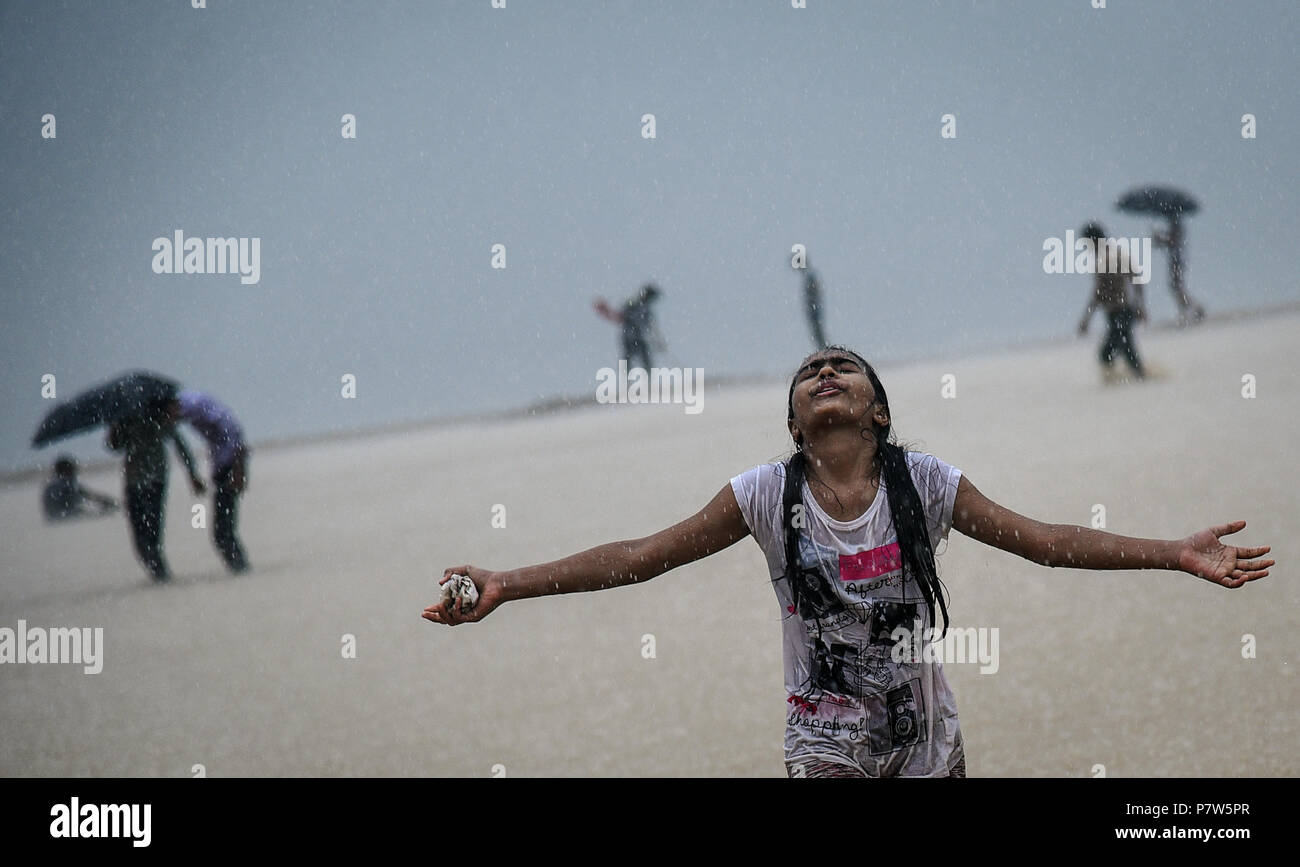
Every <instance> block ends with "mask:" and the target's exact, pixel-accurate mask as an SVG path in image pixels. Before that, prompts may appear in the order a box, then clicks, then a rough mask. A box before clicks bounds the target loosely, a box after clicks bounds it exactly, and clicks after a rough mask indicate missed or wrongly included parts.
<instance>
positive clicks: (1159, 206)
mask: <svg viewBox="0 0 1300 867" xmlns="http://www.w3.org/2000/svg"><path fill="white" fill-rule="evenodd" d="M1115 207H1117V208H1119V209H1120V210H1121V211H1127V212H1128V213H1130V214H1158V215H1159V216H1162V217H1179V216H1182V215H1183V214H1195V213H1196V212H1197V210H1198V209H1199V208H1200V206H1199V205H1197V204H1196V200H1195V199H1193V198H1192V197H1191V196H1189V195H1187V193H1184V192H1183V191H1182V190H1175V189H1174V188H1172V187H1139V188H1137V189H1135V190H1129V191H1128V192H1127V193H1125V194H1124V196H1123V198H1121V199H1120V200H1119V201H1118V202H1116V203H1115Z"/></svg>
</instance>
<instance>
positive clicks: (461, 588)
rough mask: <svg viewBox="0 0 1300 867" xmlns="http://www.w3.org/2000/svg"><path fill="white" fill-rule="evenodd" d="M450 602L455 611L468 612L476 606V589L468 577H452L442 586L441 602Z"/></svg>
mask: <svg viewBox="0 0 1300 867" xmlns="http://www.w3.org/2000/svg"><path fill="white" fill-rule="evenodd" d="M449 600H450V602H451V607H452V608H454V609H456V611H458V612H460V611H469V610H470V609H471V608H473V607H474V606H475V605H477V604H478V588H477V587H475V586H474V582H473V581H472V580H470V578H469V576H468V575H452V576H451V578H449V579H448V580H447V583H446V584H444V585H442V601H443V602H447V601H449Z"/></svg>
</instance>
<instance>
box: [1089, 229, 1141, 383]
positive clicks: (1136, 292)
mask: <svg viewBox="0 0 1300 867" xmlns="http://www.w3.org/2000/svg"><path fill="white" fill-rule="evenodd" d="M1080 237H1083V238H1091V239H1092V243H1093V246H1094V247H1095V248H1096V251H1097V257H1096V272H1095V274H1094V278H1093V291H1092V297H1091V298H1090V299H1089V300H1088V306H1087V308H1086V309H1084V311H1083V319H1082V321H1080V322H1079V334H1080V335H1084V334H1087V333H1088V325H1089V323H1090V322H1091V320H1092V314H1093V312H1094V311H1095V310H1097V309H1098V308H1101V309H1102V310H1104V311H1106V318H1107V319H1108V320H1109V323H1110V330H1109V331H1107V332H1106V339H1105V340H1103V341H1102V344H1101V370H1102V377H1103V380H1104V381H1105V382H1113V381H1114V380H1115V379H1116V378H1117V377H1115V375H1114V368H1113V364H1114V360H1115V354H1116V353H1117V352H1118V353H1120V354H1122V355H1123V356H1124V359H1125V360H1126V361H1127V362H1128V365H1129V367H1131V368H1132V369H1133V375H1134V376H1136V377H1137V378H1138V379H1145V378H1146V370H1145V369H1144V368H1143V367H1142V360H1141V359H1140V358H1138V354H1137V345H1136V344H1135V343H1134V341H1133V323H1134V321H1138V322H1143V321H1145V320H1146V318H1147V313H1146V302H1145V300H1144V298H1143V295H1142V286H1141V285H1140V284H1137V283H1134V282H1133V273H1132V269H1131V267H1130V264H1129V262H1128V260H1127V258H1126V257H1125V256H1124V255H1123V253H1122V252H1121V251H1118V250H1112V249H1111V248H1110V247H1109V245H1106V244H1099V243H1098V241H1100V240H1101V239H1102V238H1104V237H1106V232H1105V230H1104V229H1102V227H1101V226H1100V225H1099V224H1097V223H1089V224H1088V225H1086V226H1084V227H1083V229H1082V231H1081V232H1080ZM1112 257H1114V258H1112Z"/></svg>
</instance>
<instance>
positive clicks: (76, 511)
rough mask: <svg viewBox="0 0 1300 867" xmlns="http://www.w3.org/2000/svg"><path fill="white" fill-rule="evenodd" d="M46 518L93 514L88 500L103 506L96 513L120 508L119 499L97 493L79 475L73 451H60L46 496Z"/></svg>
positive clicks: (54, 519)
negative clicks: (86, 485) (69, 452)
mask: <svg viewBox="0 0 1300 867" xmlns="http://www.w3.org/2000/svg"><path fill="white" fill-rule="evenodd" d="M42 502H43V504H44V506H45V520H47V521H62V520H65V519H67V518H80V517H82V516H84V515H89V514H91V512H90V510H89V509H87V508H86V504H87V503H94V504H95V505H96V506H98V507H99V511H98V512H97V513H95V514H99V515H104V514H107V513H108V512H111V511H113V510H115V509H117V508H118V505H117V500H114V499H113V498H112V497H106V496H104V495H103V494H97V493H95V492H94V491H92V490H90V489H89V488H86V487H84V486H83V485H82V484H81V482H80V481H78V479H77V461H76V459H75V458H73V457H71V456H69V455H60V456H59V459H58V460H56V461H55V462H54V476H53V477H52V478H51V479H50V481H49V482H48V483H47V484H46V485H45V492H44V495H43V497H42Z"/></svg>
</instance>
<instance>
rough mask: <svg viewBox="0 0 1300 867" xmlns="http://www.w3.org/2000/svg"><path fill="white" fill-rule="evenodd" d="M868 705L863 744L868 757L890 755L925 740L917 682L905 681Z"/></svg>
mask: <svg viewBox="0 0 1300 867" xmlns="http://www.w3.org/2000/svg"><path fill="white" fill-rule="evenodd" d="M880 699H881V706H876V705H875V703H874V702H873V703H872V707H871V708H870V712H869V713H868V719H869V720H870V722H869V723H868V724H867V744H868V749H869V751H870V753H871V754H872V755H881V754H882V753H892V752H894V751H895V750H901V749H903V748H905V747H910V746H912V745H913V744H918V743H920V742H921V741H923V740H925V705H924V704H923V703H922V701H921V697H920V681H919V680H909V681H908V682H907V683H904V684H901V685H899V686H896V687H894V688H893V689H891V690H889V691H887V692H886V693H885V694H884V695H883V696H881V697H880Z"/></svg>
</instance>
